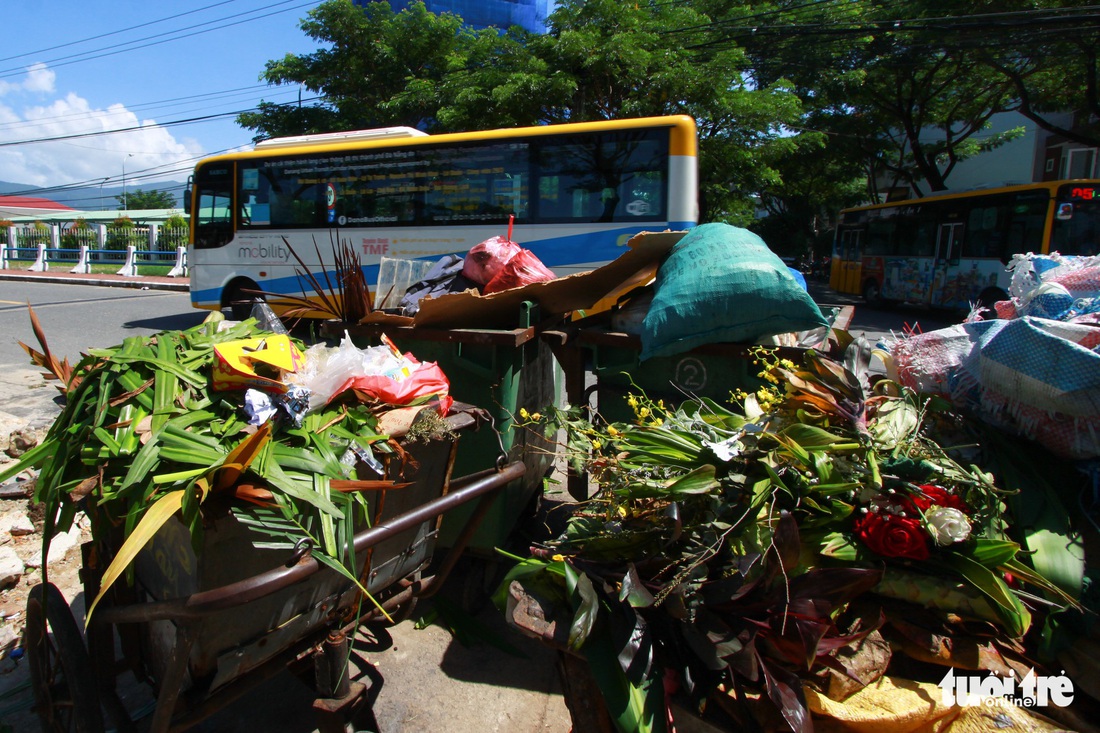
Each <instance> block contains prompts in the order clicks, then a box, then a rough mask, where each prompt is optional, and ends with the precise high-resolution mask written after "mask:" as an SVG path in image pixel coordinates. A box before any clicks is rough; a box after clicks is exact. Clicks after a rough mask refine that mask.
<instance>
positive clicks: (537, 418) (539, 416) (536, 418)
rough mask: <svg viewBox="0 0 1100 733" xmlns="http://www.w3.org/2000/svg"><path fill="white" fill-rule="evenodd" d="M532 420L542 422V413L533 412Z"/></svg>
mask: <svg viewBox="0 0 1100 733" xmlns="http://www.w3.org/2000/svg"><path fill="white" fill-rule="evenodd" d="M531 419H532V420H541V419H542V413H541V412H532V413H531Z"/></svg>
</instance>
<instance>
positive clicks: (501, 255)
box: [462, 237, 520, 286]
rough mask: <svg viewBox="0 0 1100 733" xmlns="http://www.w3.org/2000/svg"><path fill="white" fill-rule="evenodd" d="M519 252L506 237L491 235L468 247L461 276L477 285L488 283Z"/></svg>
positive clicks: (518, 247)
mask: <svg viewBox="0 0 1100 733" xmlns="http://www.w3.org/2000/svg"><path fill="white" fill-rule="evenodd" d="M519 252H520V246H519V245H518V244H516V243H515V242H513V241H511V240H510V239H508V238H507V237H491V238H489V239H486V240H485V241H484V242H481V243H480V244H475V245H474V246H473V247H470V251H469V252H467V253H466V259H465V260H464V261H463V263H462V276H463V277H465V278H466V279H467V280H470V281H472V282H475V283H477V284H478V285H479V286H485V285H488V284H489V282H490V281H491V280H492V279H493V278H494V277H496V275H497V273H498V272H500V271H501V269H503V268H504V266H505V265H506V264H508V262H509V261H510V260H511V259H512V258H513V257H515V256H516V255H517V254H519Z"/></svg>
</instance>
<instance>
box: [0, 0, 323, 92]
mask: <svg viewBox="0 0 1100 733" xmlns="http://www.w3.org/2000/svg"><path fill="white" fill-rule="evenodd" d="M291 2H295V0H282V2H278V3H275V4H274V5H270V6H268V8H274V7H278V6H280V5H286V4H288V3H291ZM316 4H317V1H316V0H313V1H312V2H306V3H301V4H299V5H295V6H293V7H290V8H283V9H282V10H276V11H273V12H270V13H266V14H264V15H257V16H256V17H253V18H243V17H242V16H244V15H249V14H254V13H258V12H260V11H261V10H264V9H265V8H259V9H256V10H249V11H245V12H244V13H238V14H236V15H232V16H227V17H224V18H218V19H217V20H211V21H207V22H205V23H198V24H195V25H193V26H188V27H186V28H181V29H176V30H173V31H166V32H164V33H158V34H154V35H152V36H146V37H145V38H139V39H135V40H134V41H128V42H127V43H126V44H123V45H125V46H129V48H120V47H114V48H109V47H104V48H99V49H93V50H91V51H84V52H81V53H77V54H70V55H68V56H61V57H59V58H56V59H51V60H48V61H43V62H39V63H43V64H46V65H47V66H49V67H50V68H55V67H58V66H69V65H71V64H76V63H82V62H84V61H92V60H94V59H101V58H106V57H108V56H117V55H118V54H122V53H129V52H130V51H137V50H141V49H145V48H151V47H153V46H159V45H161V44H164V43H169V42H171V41H180V40H183V39H185V38H191V37H193V36H197V35H201V34H203V33H209V32H211V31H215V30H222V29H224V28H231V27H233V26H237V25H241V24H242V23H250V22H252V21H254V20H259V19H260V18H268V17H271V16H272V15H279V14H281V13H287V12H290V11H293V10H301V9H302V8H306V7H310V6H313V5H316ZM232 18H241V19H240V20H235V21H233V22H231V23H225V24H224V25H219V26H216V27H214V28H205V29H203V30H194V32H192V33H183V31H187V30H193V29H196V28H202V27H203V26H208V25H212V24H214V23H220V22H222V21H225V20H230V19H232ZM177 33H182V35H176V36H174V37H172V38H162V37H163V36H171V35H173V34H177ZM157 38H162V40H159V41H158V40H153V39H157ZM144 41H151V42H150V43H143V42H144ZM138 44H142V45H138ZM26 72H27V69H26V67H25V66H20V67H17V68H11V69H3V70H0V79H4V78H8V77H12V76H21V75H23V74H25V73H26Z"/></svg>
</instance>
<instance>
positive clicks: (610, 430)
mask: <svg viewBox="0 0 1100 733" xmlns="http://www.w3.org/2000/svg"><path fill="white" fill-rule="evenodd" d="M607 434H608V435H610V436H611V437H612V438H614V437H617V436H618V435H619V429H618V428H617V427H615V426H614V425H608V426H607Z"/></svg>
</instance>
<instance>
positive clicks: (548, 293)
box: [361, 231, 686, 328]
mask: <svg viewBox="0 0 1100 733" xmlns="http://www.w3.org/2000/svg"><path fill="white" fill-rule="evenodd" d="M685 233H686V232H682V231H675V232H674V231H663V232H642V233H641V234H637V235H635V236H634V237H633V238H632V239H631V240H630V241H629V242H628V243H627V246H626V248H625V249H624V251H623V253H622V254H621V255H619V256H618V257H617V258H616V259H614V260H612V261H611V262H609V263H608V264H606V265H603V266H602V267H598V268H596V269H595V270H591V271H589V272H581V273H577V274H574V275H569V276H567V277H561V278H558V279H556V280H549V281H547V282H540V283H533V284H531V285H525V286H523V287H521V288H512V289H510V290H502V291H500V292H496V293H491V294H489V295H482V294H481V293H479V292H478V291H477V290H467V291H465V292H462V293H447V294H446V295H442V296H440V297H438V298H425V299H423V300H421V301H420V310H419V312H417V314H416V316H414V317H413V318H409V317H406V316H394V315H390V314H386V313H380V312H377V311H375V312H373V313H370V314H368V315H367V316H366V317H365V318H364V319H363V320H362V321H361V323H377V324H380V325H393V326H414V327H418V328H475V327H476V328H514V327H515V325H516V324H515V320H516V314H517V313H519V310H520V305H521V304H522V303H523V302H525V301H531V302H533V303H537V304H538V305H539V309H540V313H541V315H542V317H543V318H551V317H554V316H559V315H564V314H567V313H572V312H575V311H584V312H585V315H592V313H593V312H596V311H598V310H602V309H606V308H609V307H610V306H611V305H613V304H614V303H615V301H616V300H617V298H618V297H619V296H621V295H622V294H623V293H624V292H626V291H628V290H630V289H632V288H634V287H637V286H638V285H639V284H644V283H645V282H648V280H649V279H651V278H652V277H653V274H654V273H655V272H656V271H657V267H658V266H659V264H660V262H661V260H663V259H664V257H665V255H667V254H668V253H669V251H670V250H671V249H672V247H673V246H674V245H675V244H676V243H677V242H678V241H680V239H681V238H682V237H683V236H684V234H685Z"/></svg>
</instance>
